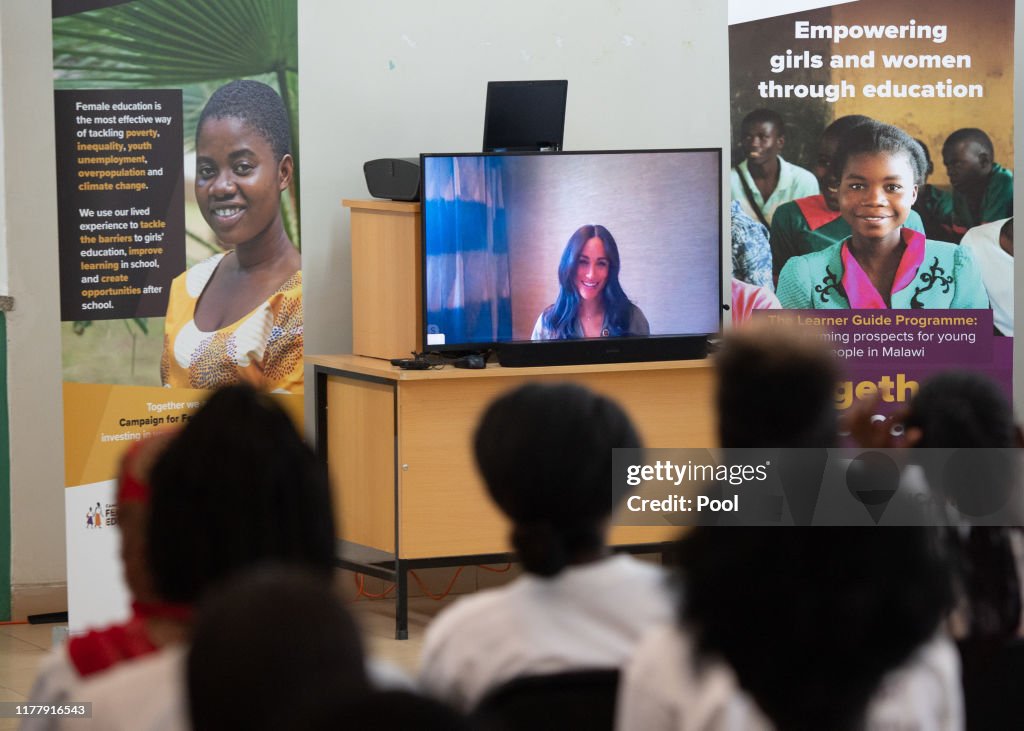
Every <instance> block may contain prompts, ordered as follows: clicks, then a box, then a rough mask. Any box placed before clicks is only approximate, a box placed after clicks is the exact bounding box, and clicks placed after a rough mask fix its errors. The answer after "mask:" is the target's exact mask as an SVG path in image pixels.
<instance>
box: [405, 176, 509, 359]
mask: <svg viewBox="0 0 1024 731" xmlns="http://www.w3.org/2000/svg"><path fill="white" fill-rule="evenodd" d="M502 163H503V161H502V159H501V158H500V157H451V158H427V160H426V164H428V165H432V166H433V167H432V168H430V169H429V171H428V175H427V176H426V181H427V182H426V185H427V186H428V189H427V190H425V191H423V193H424V195H423V198H424V204H423V215H424V216H425V217H426V231H427V236H428V239H429V241H428V242H425V245H426V246H427V257H426V268H427V277H426V279H427V288H426V296H427V326H428V332H431V333H434V332H437V333H443V334H444V336H445V342H446V343H447V344H454V343H477V342H482V343H489V342H495V341H498V340H508V339H510V338H511V337H512V301H511V299H510V297H509V265H508V232H507V230H506V226H505V202H504V197H503V195H502V183H501V180H502V177H501V168H502ZM427 347H429V346H427Z"/></svg>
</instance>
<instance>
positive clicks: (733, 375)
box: [715, 326, 839, 449]
mask: <svg viewBox="0 0 1024 731" xmlns="http://www.w3.org/2000/svg"><path fill="white" fill-rule="evenodd" d="M715 380H716V391H715V412H716V413H717V415H718V441H719V444H721V445H722V446H723V447H727V448H731V449H733V448H734V449H759V448H765V447H767V448H773V447H791V448H817V447H833V446H835V445H836V444H837V443H838V440H839V426H838V419H837V416H836V408H835V390H836V383H837V382H838V380H839V371H838V368H837V367H836V363H835V360H834V359H833V358H832V357H831V356H830V354H829V353H828V351H827V350H826V349H825V348H824V347H823V346H822V344H821V342H820V341H819V340H818V339H817V338H816V337H814V336H813V335H802V334H800V333H798V332H789V331H788V330H786V329H785V328H778V327H768V326H762V327H756V328H750V329H748V330H746V331H744V332H741V333H734V334H732V335H731V336H730V337H729V338H727V339H726V340H725V343H724V344H723V347H722V349H721V350H720V351H719V353H718V354H717V355H716V356H715Z"/></svg>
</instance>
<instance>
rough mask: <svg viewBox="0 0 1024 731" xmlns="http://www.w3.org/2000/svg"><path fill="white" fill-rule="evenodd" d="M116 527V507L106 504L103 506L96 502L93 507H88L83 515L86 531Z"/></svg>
mask: <svg viewBox="0 0 1024 731" xmlns="http://www.w3.org/2000/svg"><path fill="white" fill-rule="evenodd" d="M112 525H117V505H114V504H113V503H107V504H106V505H105V506H104V505H102V504H101V503H99V502H97V503H96V505H95V507H93V506H90V507H89V510H88V511H86V514H85V527H86V530H95V529H101V528H104V527H107V528H109V527H110V526H112Z"/></svg>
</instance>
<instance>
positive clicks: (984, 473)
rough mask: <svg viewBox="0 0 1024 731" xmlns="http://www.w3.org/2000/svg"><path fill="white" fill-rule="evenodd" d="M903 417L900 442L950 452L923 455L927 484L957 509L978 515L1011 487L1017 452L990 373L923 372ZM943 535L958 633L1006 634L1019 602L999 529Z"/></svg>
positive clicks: (1007, 411)
mask: <svg viewBox="0 0 1024 731" xmlns="http://www.w3.org/2000/svg"><path fill="white" fill-rule="evenodd" d="M904 424H905V427H906V433H907V442H908V444H910V445H912V446H915V447H919V448H930V449H937V450H938V449H941V450H946V451H948V452H950V453H949V454H948V455H946V456H945V459H944V460H943V459H939V458H933V459H931V460H928V461H927V463H928V464H929V465H930V466H931V467H932V469H930V470H928V478H929V484H930V485H931V487H932V488H933V489H935V490H937V491H938V492H939V493H940V494H941V495H942V496H943V498H945V499H946V500H949V502H950V503H952V504H953V505H955V506H956V507H957V508H959V509H960V510H961V511H962V514H964V515H966V516H967V517H969V518H979V517H982V516H984V514H985V512H986V511H988V510H992V509H995V508H996V507H998V506H1002V505H1004V504H1005V503H1006V501H1007V499H1008V496H1010V495H1013V494H1014V493H1015V492H1016V489H1017V486H1018V485H1019V478H1018V470H1017V458H1016V454H1014V452H1015V451H1016V450H1012V449H1011V448H1013V447H1016V446H1018V444H1019V432H1018V430H1017V425H1016V423H1015V422H1014V419H1013V409H1012V406H1011V405H1010V402H1009V399H1008V398H1007V397H1006V395H1005V393H1004V392H1003V391H1002V389H1001V388H1000V387H999V386H998V385H997V384H996V383H994V382H993V381H992V380H991V379H989V378H987V377H986V376H984V375H982V374H980V373H976V372H971V371H948V372H946V373H941V374H939V375H936V376H934V377H932V378H930V379H928V380H927V381H925V382H924V383H923V384H921V388H920V390H919V391H918V393H917V396H915V397H914V400H913V401H912V402H911V403H910V408H909V411H908V413H907V415H906V418H905V420H904ZM954 450H955V451H954ZM940 463H941V467H940V466H939V465H940ZM948 536H949V538H950V539H951V542H952V544H953V546H954V548H955V549H956V554H957V558H958V559H959V564H960V565H959V569H960V574H961V576H960V580H961V587H960V588H961V592H962V594H963V605H964V607H965V610H966V617H965V619H966V633H967V634H968V635H969V636H971V637H973V638H976V639H991V638H1009V637H1013V636H1014V635H1015V634H1016V632H1017V628H1018V626H1019V624H1020V620H1021V611H1022V607H1021V596H1020V576H1019V573H1018V571H1017V567H1016V561H1015V559H1014V554H1013V549H1012V545H1011V542H1010V538H1009V534H1008V532H1007V530H1006V529H1005V528H1000V527H995V526H974V527H973V528H971V529H970V531H969V532H967V533H963V532H961V531H959V530H956V531H951V532H950V533H949V534H948Z"/></svg>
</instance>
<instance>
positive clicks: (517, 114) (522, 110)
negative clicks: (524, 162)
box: [484, 80, 569, 152]
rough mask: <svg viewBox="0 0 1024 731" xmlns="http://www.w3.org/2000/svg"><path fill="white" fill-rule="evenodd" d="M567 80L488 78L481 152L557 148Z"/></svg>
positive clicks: (562, 119) (567, 87) (563, 127)
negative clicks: (496, 79) (482, 148)
mask: <svg viewBox="0 0 1024 731" xmlns="http://www.w3.org/2000/svg"><path fill="white" fill-rule="evenodd" d="M568 89H569V82H568V81H565V80H562V81H491V82H488V84H487V105H486V107H485V109H484V152H495V151H524V150H561V149H562V133H563V131H564V130H565V97H566V93H567V92H568Z"/></svg>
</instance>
